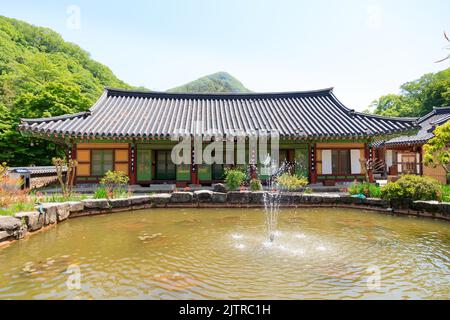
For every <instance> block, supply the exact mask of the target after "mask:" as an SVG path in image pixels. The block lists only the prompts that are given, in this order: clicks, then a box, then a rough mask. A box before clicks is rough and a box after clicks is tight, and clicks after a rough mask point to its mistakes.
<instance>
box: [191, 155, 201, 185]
mask: <svg viewBox="0 0 450 320" xmlns="http://www.w3.org/2000/svg"><path fill="white" fill-rule="evenodd" d="M191 154H192V159H191V184H194V185H197V184H199V180H198V166H197V165H196V164H195V150H194V147H192V151H191Z"/></svg>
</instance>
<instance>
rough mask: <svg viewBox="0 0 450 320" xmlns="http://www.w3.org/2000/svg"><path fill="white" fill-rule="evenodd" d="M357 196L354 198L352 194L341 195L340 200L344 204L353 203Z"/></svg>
mask: <svg viewBox="0 0 450 320" xmlns="http://www.w3.org/2000/svg"><path fill="white" fill-rule="evenodd" d="M354 199H355V198H353V197H352V196H350V195H346V196H341V198H340V201H341V203H342V204H353V203H354V201H355V200H354Z"/></svg>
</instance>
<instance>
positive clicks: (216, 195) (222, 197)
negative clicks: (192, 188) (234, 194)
mask: <svg viewBox="0 0 450 320" xmlns="http://www.w3.org/2000/svg"><path fill="white" fill-rule="evenodd" d="M211 201H212V202H213V203H226V202H227V194H226V193H220V192H213V194H212V197H211Z"/></svg>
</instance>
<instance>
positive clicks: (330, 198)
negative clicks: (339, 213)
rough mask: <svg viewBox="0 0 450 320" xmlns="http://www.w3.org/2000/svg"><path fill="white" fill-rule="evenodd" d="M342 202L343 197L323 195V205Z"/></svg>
mask: <svg viewBox="0 0 450 320" xmlns="http://www.w3.org/2000/svg"><path fill="white" fill-rule="evenodd" d="M340 200H341V197H340V196H339V195H338V194H323V195H322V203H327V204H338V203H339V201H340Z"/></svg>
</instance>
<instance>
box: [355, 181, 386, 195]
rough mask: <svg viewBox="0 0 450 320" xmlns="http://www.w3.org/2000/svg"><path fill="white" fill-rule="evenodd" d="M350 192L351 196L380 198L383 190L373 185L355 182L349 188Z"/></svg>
mask: <svg viewBox="0 0 450 320" xmlns="http://www.w3.org/2000/svg"><path fill="white" fill-rule="evenodd" d="M348 192H349V193H350V194H351V195H357V194H363V195H365V196H366V197H368V198H380V197H381V188H380V187H378V186H377V185H374V184H371V183H367V182H364V183H359V182H354V183H352V184H351V185H350V186H349V187H348Z"/></svg>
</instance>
